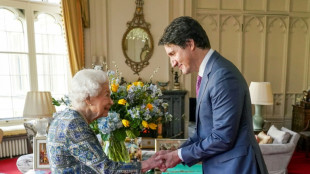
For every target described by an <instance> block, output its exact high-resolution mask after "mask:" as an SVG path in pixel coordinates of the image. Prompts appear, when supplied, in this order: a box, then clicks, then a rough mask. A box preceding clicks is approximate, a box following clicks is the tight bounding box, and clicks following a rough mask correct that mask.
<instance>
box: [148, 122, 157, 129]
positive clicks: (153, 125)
mask: <svg viewBox="0 0 310 174" xmlns="http://www.w3.org/2000/svg"><path fill="white" fill-rule="evenodd" d="M149 127H150V128H151V129H153V130H156V128H157V124H155V123H150V124H149Z"/></svg>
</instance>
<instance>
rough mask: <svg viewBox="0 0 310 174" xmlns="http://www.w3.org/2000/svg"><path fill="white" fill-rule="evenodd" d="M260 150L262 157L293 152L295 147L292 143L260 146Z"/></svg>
mask: <svg viewBox="0 0 310 174" xmlns="http://www.w3.org/2000/svg"><path fill="white" fill-rule="evenodd" d="M259 147H260V150H261V151H262V154H263V155H272V154H283V153H289V152H292V151H294V149H295V148H294V147H295V145H294V144H293V143H287V144H260V145H259Z"/></svg>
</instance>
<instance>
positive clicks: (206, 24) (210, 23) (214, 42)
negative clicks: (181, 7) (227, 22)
mask: <svg viewBox="0 0 310 174" xmlns="http://www.w3.org/2000/svg"><path fill="white" fill-rule="evenodd" d="M197 18H198V19H199V21H200V23H201V25H202V27H203V28H204V29H205V31H206V33H207V35H208V37H209V41H210V43H211V47H212V48H213V49H215V50H219V39H218V38H219V32H218V31H219V22H218V19H219V15H213V14H206V15H198V16H197Z"/></svg>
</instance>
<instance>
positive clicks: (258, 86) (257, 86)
mask: <svg viewBox="0 0 310 174" xmlns="http://www.w3.org/2000/svg"><path fill="white" fill-rule="evenodd" d="M250 96H251V102H252V104H255V105H273V95H272V90H271V85H270V82H251V84H250Z"/></svg>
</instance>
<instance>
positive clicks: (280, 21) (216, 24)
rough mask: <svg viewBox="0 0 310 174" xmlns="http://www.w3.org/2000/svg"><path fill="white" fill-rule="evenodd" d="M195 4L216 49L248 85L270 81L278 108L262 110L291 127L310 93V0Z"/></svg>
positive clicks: (235, 0) (278, 123) (199, 0)
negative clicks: (294, 111) (297, 105)
mask: <svg viewBox="0 0 310 174" xmlns="http://www.w3.org/2000/svg"><path fill="white" fill-rule="evenodd" d="M194 2H196V3H195V5H196V7H194V14H195V15H196V16H195V15H194V16H195V17H196V18H197V20H198V21H199V22H201V23H202V25H203V27H204V28H205V29H206V31H207V33H208V35H209V37H210V41H211V46H212V48H214V49H216V50H217V51H219V52H220V53H221V54H222V55H223V56H224V57H226V58H227V59H229V60H231V61H232V62H233V63H234V64H235V65H236V66H237V67H238V68H239V69H240V70H241V72H242V74H243V75H244V77H245V78H246V80H247V82H248V84H250V82H251V81H269V82H271V86H272V90H273V93H274V105H272V106H264V107H263V115H264V117H265V119H267V120H269V121H270V123H272V124H275V125H276V126H279V127H281V126H286V127H288V128H290V127H291V122H292V105H293V104H295V103H296V102H297V103H298V101H300V99H301V98H302V91H303V90H306V89H310V60H309V59H310V55H309V54H310V43H309V42H310V31H309V27H310V0H218V1H213V0H207V1H205V0H197V1H195V0H194ZM199 5H202V6H199ZM210 13H212V15H210ZM253 112H254V107H253Z"/></svg>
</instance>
